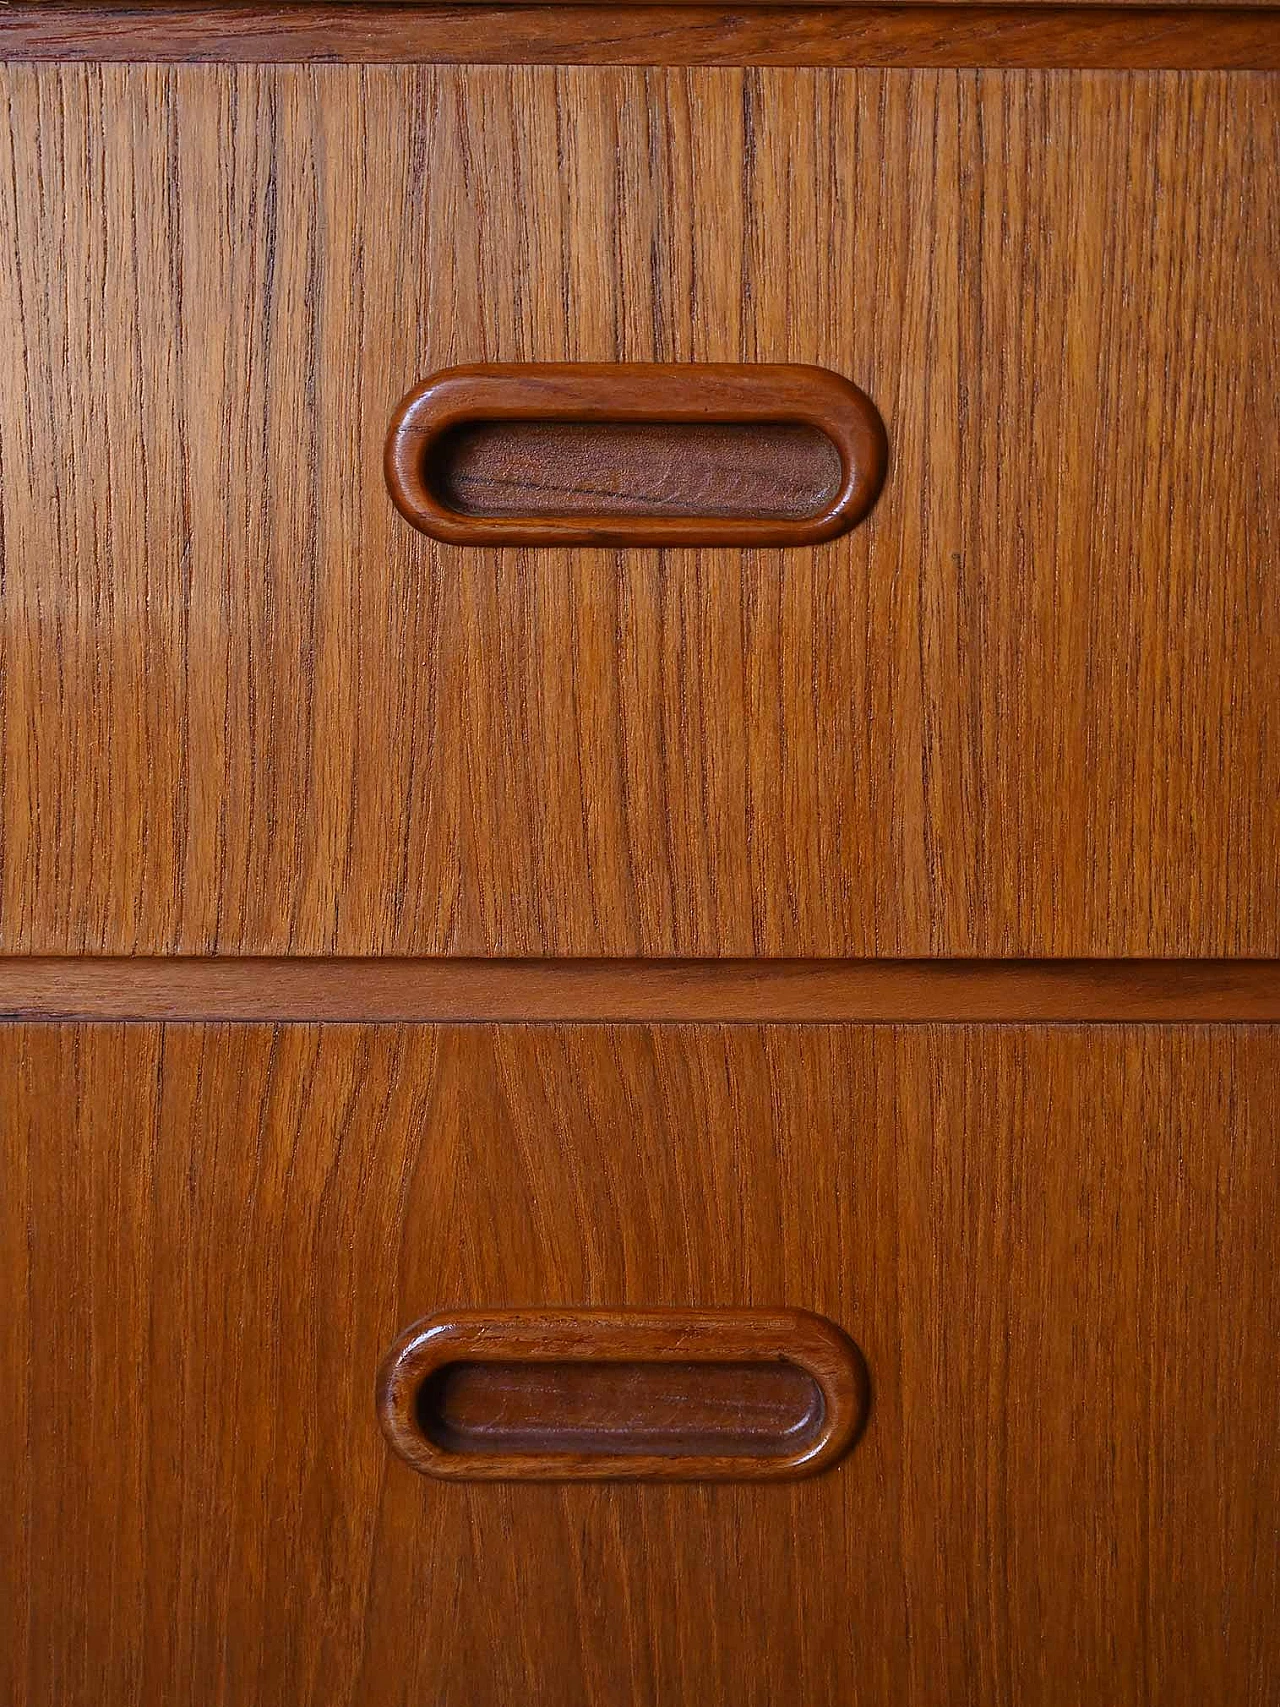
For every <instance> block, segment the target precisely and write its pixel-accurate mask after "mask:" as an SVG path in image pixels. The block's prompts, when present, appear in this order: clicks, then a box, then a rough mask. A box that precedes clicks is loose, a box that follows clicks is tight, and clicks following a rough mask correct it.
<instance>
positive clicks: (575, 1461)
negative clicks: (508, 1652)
mask: <svg viewBox="0 0 1280 1707" xmlns="http://www.w3.org/2000/svg"><path fill="white" fill-rule="evenodd" d="M867 1397H868V1387H867V1375H866V1368H865V1365H864V1364H863V1361H862V1357H861V1354H860V1353H859V1351H858V1349H857V1347H856V1346H854V1345H853V1343H852V1342H851V1341H850V1340H849V1339H847V1338H846V1337H845V1335H844V1334H843V1333H841V1331H840V1330H839V1329H838V1328H836V1327H834V1326H833V1325H832V1323H830V1322H828V1321H826V1320H824V1319H823V1318H822V1317H821V1316H814V1315H810V1314H809V1313H808V1312H807V1311H803V1310H516V1311H497V1310H464V1311H457V1312H454V1313H452V1314H450V1315H444V1316H435V1317H431V1318H429V1319H428V1320H426V1321H422V1322H418V1323H417V1324H416V1325H415V1326H414V1327H412V1328H410V1329H409V1330H408V1331H407V1332H406V1333H405V1334H404V1335H402V1336H401V1338H400V1339H399V1340H398V1341H397V1343H396V1344H395V1345H394V1346H393V1347H392V1349H391V1351H390V1352H389V1353H388V1354H387V1357H386V1359H385V1361H384V1363H383V1366H382V1370H381V1372H380V1374H379V1377H378V1414H379V1417H380V1419H381V1422H382V1426H383V1429H384V1430H385V1432H386V1435H387V1438H388V1440H389V1441H390V1442H391V1444H392V1446H393V1447H394V1448H395V1450H396V1451H397V1452H398V1453H399V1454H400V1455H401V1457H402V1458H405V1459H407V1461H408V1462H409V1463H410V1464H412V1465H413V1467H414V1469H416V1470H422V1471H425V1472H426V1473H427V1474H428V1475H432V1476H444V1477H451V1478H455V1479H463V1480H465V1479H474V1480H482V1481H497V1480H506V1479H522V1480H538V1481H547V1480H572V1479H577V1478H588V1479H593V1480H600V1479H603V1478H618V1477H626V1478H630V1479H638V1480H649V1481H688V1480H714V1481H727V1480H755V1481H761V1480H780V1479H784V1478H792V1477H798V1476H808V1475H812V1474H813V1473H814V1472H816V1471H818V1470H822V1469H825V1468H826V1467H827V1466H828V1465H829V1464H832V1463H833V1462H834V1461H835V1460H836V1459H837V1458H838V1457H839V1456H840V1455H841V1453H843V1452H844V1451H845V1450H846V1449H847V1448H848V1447H849V1446H850V1444H851V1443H852V1441H853V1439H854V1437H855V1436H856V1434H857V1432H858V1430H859V1428H860V1426H861V1424H862V1421H863V1419H864V1417H865V1414H866V1408H867Z"/></svg>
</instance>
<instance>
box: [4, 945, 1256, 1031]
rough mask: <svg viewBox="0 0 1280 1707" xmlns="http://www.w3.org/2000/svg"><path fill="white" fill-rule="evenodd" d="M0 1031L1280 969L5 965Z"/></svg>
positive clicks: (1186, 988)
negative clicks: (72, 1022) (10, 1026)
mask: <svg viewBox="0 0 1280 1707" xmlns="http://www.w3.org/2000/svg"><path fill="white" fill-rule="evenodd" d="M0 1018H5V1019H29V1020H35V1019H88V1020H184V1019H188V1020H277V1021H286V1022H297V1021H308V1020H329V1021H337V1022H346V1021H351V1020H371V1021H387V1020H401V1021H403V1020H419V1021H421V1020H427V1021H439V1020H453V1021H476V1020H480V1021H530V1022H535V1023H544V1022H547V1021H552V1022H554V1021H562V1020H577V1021H580V1022H584V1023H591V1022H607V1021H623V1022H626V1021H636V1020H639V1021H658V1020H711V1021H718V1022H728V1023H733V1024H743V1023H745V1024H755V1023H759V1022H761V1021H773V1022H785V1023H789V1024H800V1023H814V1022H825V1021H831V1020H862V1021H869V1022H873V1023H884V1022H903V1021H905V1022H911V1023H918V1022H920V1021H929V1020H969V1021H975V1022H981V1023H984V1024H987V1023H992V1024H1004V1023H1007V1022H1008V1021H1011V1020H1021V1021H1038V1022H1042V1023H1064V1022H1065V1023H1075V1022H1079V1021H1092V1022H1116V1021H1125V1022H1144V1023H1148V1024H1150V1023H1157V1022H1169V1021H1182V1022H1189V1021H1206V1020H1208V1021H1217V1022H1236V1021H1262V1020H1280V962H1278V961H1274V960H1173V961H1168V960H1165V961H1161V960H1014V961H1000V960H846V961H838V960H808V961H806V960H666V961H653V960H647V961H636V960H554V961H547V960H532V961H529V960H465V959H461V958H453V959H448V960H334V959H323V960H306V959H301V958H299V959H294V960H235V959H222V958H218V959H205V960H179V959H152V960H147V959H136V960H113V959H110V958H107V957H102V958H92V959H85V960H43V959H23V958H18V959H6V958H3V957H0Z"/></svg>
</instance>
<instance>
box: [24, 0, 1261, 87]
mask: <svg viewBox="0 0 1280 1707" xmlns="http://www.w3.org/2000/svg"><path fill="white" fill-rule="evenodd" d="M0 59H7V60H14V61H17V60H42V59H62V60H95V61H101V60H107V61H117V62H124V63H131V62H136V63H145V62H148V61H169V60H172V61H176V62H184V61H185V62H204V61H209V62H228V63H237V62H243V63H247V64H253V63H271V62H274V61H280V62H285V63H290V64H298V63H307V62H321V63H324V62H330V61H334V60H337V61H339V62H345V63H349V64H350V63H354V64H369V65H378V64H395V63H397V62H413V61H415V60H420V61H424V62H427V63H435V64H440V65H465V64H481V65H494V64H499V65H508V64H529V65H565V64H568V65H968V66H996V65H1025V66H1044V67H1048V66H1094V67H1101V66H1110V67H1117V68H1126V69H1141V68H1143V67H1152V68H1168V69H1189V70H1212V69H1217V68H1222V69H1226V68H1231V67H1235V68H1240V69H1246V70H1261V69H1266V68H1273V69H1274V68H1275V67H1276V66H1277V64H1280V26H1278V23H1277V13H1276V11H1275V10H1274V9H1272V8H1270V7H1266V6H1257V5H1245V6H1239V7H1231V8H1230V9H1226V10H1224V9H1222V8H1205V7H1200V6H1194V5H1191V6H1188V5H1177V4H1175V5H1165V6H1142V7H1141V8H1137V7H1134V6H1131V5H1128V4H1127V3H1126V4H1119V5H1084V6H1057V5H1049V6H1046V5H1042V4H1039V0H1033V3H1031V4H1028V5H1020V6H999V5H997V6H973V5H968V4H960V5H955V4H950V3H945V4H944V3H940V4H939V5H927V6H926V5H909V6H813V5H808V4H802V5H800V6H798V7H797V6H795V5H791V6H786V7H780V6H759V5H755V4H749V5H748V6H746V7H743V6H734V7H725V6H686V5H681V4H675V5H670V4H669V5H664V6H620V5H613V4H611V5H609V6H608V7H607V8H606V7H604V6H601V5H596V4H588V5H576V6H562V5H551V6H543V5H529V4H524V3H523V0H517V3H516V4H514V5H508V6H490V5H465V4H464V5H459V6H417V5H400V4H391V5H352V4H349V3H338V4H331V5H286V6H269V7H268V6H264V7H253V6H246V5H243V4H241V5H231V6H226V5H202V4H196V5H188V4H179V5H169V6H162V5H155V6H152V5H148V6H145V7H138V6H98V5H94V6H90V7H86V6H82V5H70V6H62V5H50V4H39V5H30V6H23V5H6V6H5V7H4V8H3V10H0Z"/></svg>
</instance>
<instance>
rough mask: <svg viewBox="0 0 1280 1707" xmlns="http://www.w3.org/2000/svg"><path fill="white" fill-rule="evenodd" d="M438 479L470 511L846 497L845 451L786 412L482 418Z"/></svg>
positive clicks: (691, 511)
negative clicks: (693, 418)
mask: <svg viewBox="0 0 1280 1707" xmlns="http://www.w3.org/2000/svg"><path fill="white" fill-rule="evenodd" d="M432 484H433V486H434V487H435V489H436V492H437V495H438V496H439V498H440V500H441V502H442V503H443V504H444V505H445V506H446V507H447V508H449V509H451V510H454V511H458V512H461V513H462V514H463V515H469V516H502V517H510V516H515V517H519V516H525V515H529V514H530V513H533V514H540V515H566V514H567V515H569V516H571V517H573V518H574V519H575V520H576V519H578V518H581V517H592V516H601V515H604V516H612V517H618V516H621V517H623V518H625V517H627V516H633V517H634V516H636V515H640V516H670V515H673V514H674V515H685V516H726V515H727V516H733V517H741V518H746V519H751V518H753V517H756V518H758V517H760V516H771V517H775V518H777V517H782V518H784V519H786V520H790V521H800V520H803V519H804V518H806V517H808V516H812V515H815V514H816V513H818V512H820V511H822V510H825V509H826V508H827V507H828V506H829V505H830V503H831V501H832V500H833V499H834V498H835V496H836V494H837V492H838V491H839V489H840V458H839V455H838V453H837V451H836V448H835V446H834V445H833V444H832V443H831V440H830V439H829V438H827V436H826V435H825V434H824V433H821V432H819V431H818V429H817V428H816V427H802V426H796V425H792V424H789V423H786V422H782V421H778V422H769V421H757V422H755V423H754V424H753V425H751V426H749V427H735V426H730V425H728V424H727V423H724V422H713V423H711V424H710V425H709V426H705V427H695V426H683V427H672V426H667V425H665V424H664V423H661V422H657V421H649V422H643V421H641V422H636V423H633V424H631V425H621V424H614V423H610V422H599V423H595V424H593V425H588V424H587V423H586V422H578V421H562V422H554V421H514V422H509V423H505V424H504V423H499V422H496V421H482V422H479V423H477V424H476V425H474V426H470V427H459V428H458V429H457V430H456V431H454V432H452V433H449V434H448V435H447V436H446V437H445V439H444V440H443V442H442V443H441V446H440V452H439V456H438V458H437V460H436V467H435V470H434V476H433V479H432ZM634 543H637V544H646V543H652V542H649V541H644V540H638V541H635V542H634Z"/></svg>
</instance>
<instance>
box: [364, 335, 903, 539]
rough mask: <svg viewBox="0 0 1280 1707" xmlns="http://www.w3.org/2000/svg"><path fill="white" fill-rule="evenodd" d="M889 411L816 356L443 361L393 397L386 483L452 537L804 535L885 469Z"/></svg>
mask: <svg viewBox="0 0 1280 1707" xmlns="http://www.w3.org/2000/svg"><path fill="white" fill-rule="evenodd" d="M886 460H887V446H886V439H885V431H884V424H883V422H882V421H881V419H880V416H879V414H878V413H877V412H876V409H875V406H874V405H873V404H872V402H871V400H870V399H869V398H868V397H866V396H865V395H864V394H863V393H862V392H861V391H859V389H858V387H857V386H856V385H854V384H852V383H851V382H850V381H849V380H847V379H843V378H842V377H841V376H840V375H839V374H834V373H830V372H829V371H828V370H827V369H825V368H819V367H802V366H794V365H777V364H767V363H760V364H732V363H676V364H657V363H655V364H651V365H626V364H624V365H617V366H603V365H594V364H588V363H570V364H543V365H528V366H477V367H457V368H448V369H445V370H444V371H443V372H441V373H437V374H433V375H432V377H431V378H430V379H428V380H426V381H424V382H423V384H421V385H419V386H418V387H416V389H415V390H413V391H411V392H410V393H409V395H408V396H407V397H406V398H405V399H404V401H403V402H402V403H401V405H400V408H399V410H398V411H397V413H396V417H395V419H394V421H393V422H392V424H391V430H390V432H389V433H388V435H387V446H386V475H387V485H388V488H389V490H390V492H391V496H392V498H393V499H394V501H395V503H396V506H397V508H398V509H399V510H400V512H401V514H402V515H404V516H405V517H406V518H407V519H408V520H409V521H410V522H412V523H413V525H414V526H415V527H418V528H421V529H422V530H423V531H424V532H425V533H428V534H430V535H431V536H432V537H433V538H435V539H440V540H445V541H447V542H448V543H450V544H454V545H631V546H635V545H740V546H750V545H757V546H762V545H807V544H814V543H816V542H817V541H820V540H824V539H831V538H832V537H834V536H835V535H836V534H839V533H843V532H844V531H845V530H846V529H847V528H851V527H853V526H854V525H855V523H857V522H858V521H860V520H861V519H862V517H863V516H865V515H866V513H867V511H868V510H869V509H870V508H871V505H872V504H873V503H874V502H875V499H876V496H877V494H878V493H879V491H880V487H881V484H882V483H883V480H884V473H885V465H886Z"/></svg>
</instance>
